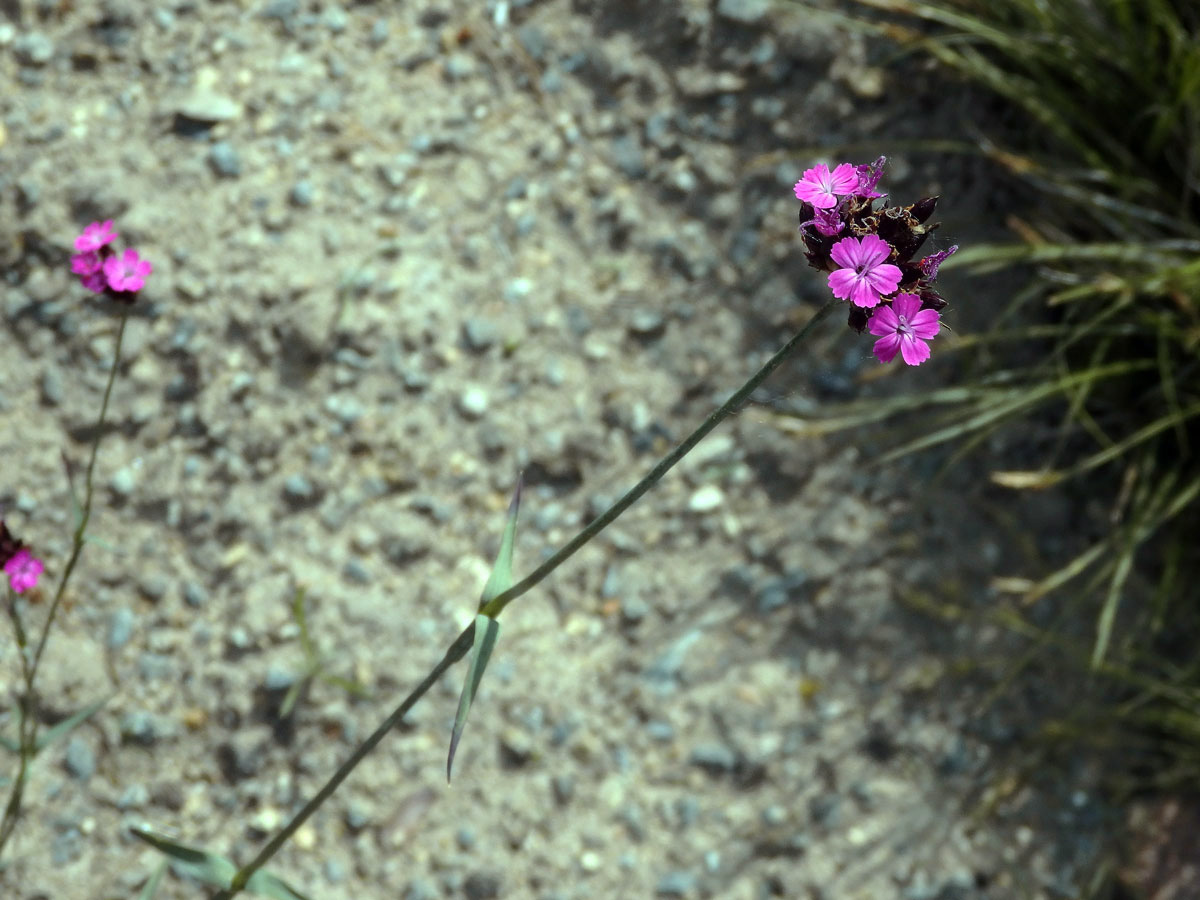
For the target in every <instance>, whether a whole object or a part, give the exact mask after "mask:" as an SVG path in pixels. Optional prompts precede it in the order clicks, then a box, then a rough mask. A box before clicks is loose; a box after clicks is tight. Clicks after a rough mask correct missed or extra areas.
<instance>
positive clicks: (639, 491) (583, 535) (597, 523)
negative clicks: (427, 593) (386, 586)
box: [480, 300, 837, 619]
mask: <svg viewBox="0 0 1200 900" xmlns="http://www.w3.org/2000/svg"><path fill="white" fill-rule="evenodd" d="M835 306H837V301H836V300H830V301H829V302H828V303H826V304H825V305H824V306H822V307H821V308H820V309H819V310H817V312H816V313H815V314H814V315H813V317H812V318H811V319H809V320H808V321H807V322H805V323H804V327H803V328H801V329H800V330H799V331H798V332H797V333H796V335H795V336H794V337H793V338H792V339H791V340H790V341H788V342H787V343H786V344H784V345H783V347H782V348H780V350H779V352H777V353H776V354H775V355H774V356H772V357H771V358H770V359H769V360H767V361H766V363H765V364H764V365H763V367H762V368H761V369H759V370H758V372H756V373H755V374H754V376H753V377H752V378H751V379H750V380H749V381H747V382H746V383H745V384H744V385H742V386H741V387H740V388H738V390H737V391H735V392H734V393H733V395H732V396H731V397H730V398H729V399H728V400H726V401H725V402H724V403H723V404H721V406H720V407H718V408H717V409H716V410H714V411H713V413H712V415H710V416H709V417H708V418H707V419H705V420H704V421H703V422H701V423H700V427H698V428H697V429H696V430H695V431H693V432H692V433H691V434H689V435H688V436H687V437H686V438H684V440H683V442H682V443H681V444H680V445H679V446H678V447H676V448H675V449H674V450H672V451H671V452H670V453H668V454H667V455H666V456H664V457H663V458H662V459H661V460H659V462H658V464H657V465H656V466H655V467H654V468H653V469H651V470H650V472H649V473H648V474H647V475H646V477H645V478H643V479H642V480H641V481H639V482H638V483H637V484H635V485H634V486H633V487H631V488H630V489H629V491H628V492H627V493H626V494H625V496H624V497H622V498H621V499H620V500H618V501H617V502H616V503H614V504H613V505H612V506H610V507H609V508H608V509H606V510H605V511H604V512H602V513H601V514H600V515H598V516H597V517H596V518H595V519H593V520H592V521H591V523H589V524H588V526H587V527H586V528H584V529H583V531H581V532H579V534H577V535H575V537H573V538H572V539H571V540H570V541H569V542H568V543H567V544H565V545H564V546H563V547H562V548H561V549H560V550H559V551H558V552H557V553H555V554H554V555H553V556H551V557H550V558H549V559H547V560H546V561H545V562H544V563H542V564H541V565H540V566H538V567H537V568H536V569H534V570H533V571H532V572H531V573H530V574H529V575H527V576H526V577H525V578H523V579H521V580H520V581H518V582H517V583H516V584H514V585H513V586H512V587H510V588H509V589H508V590H507V591H504V592H503V593H501V594H498V595H497V596H495V597H494V598H492V600H491V602H489V603H488V604H487V605H486V606H484V607H483V609H482V610H480V612H482V613H483V614H484V615H486V616H491V617H492V618H493V619H494V618H495V617H496V616H498V615H500V612H501V611H502V610H503V609H504V607H506V606H508V604H510V603H511V602H512V601H514V600H516V599H517V598H518V597H520V596H521V595H522V594H524V593H525V592H526V591H528V590H529V589H530V588H533V587H535V586H536V585H537V584H538V583H539V582H541V581H542V579H544V578H545V577H546V576H547V575H549V574H550V573H551V572H553V571H554V570H555V569H557V568H558V567H559V566H560V565H562V564H563V563H564V562H566V560H568V559H569V558H570V557H572V556H573V555H575V553H576V552H577V551H578V550H579V549H580V548H581V547H583V545H584V544H586V543H587V542H588V541H590V540H591V539H592V538H594V537H595V536H596V535H598V534H599V533H600V532H601V531H603V530H604V529H605V528H607V527H608V526H609V525H611V524H612V523H613V522H614V521H615V520H616V518H617V516H619V515H621V513H623V512H625V510H627V509H629V507H631V506H633V504H634V503H636V502H637V501H638V500H640V499H641V497H642V495H643V494H645V493H646V491H648V490H650V488H652V487H654V485H655V484H657V483H658V481H659V480H660V479H661V478H662V477H663V476H664V475H666V474H667V472H669V471H670V470H671V469H672V468H673V467H674V466H675V464H676V463H678V462H679V461H680V460H681V459H683V458H684V457H685V456H687V455H688V454H689V453H691V452H692V449H693V448H694V447H695V446H696V445H697V444H698V443H700V442H701V441H702V440H704V438H705V437H707V436H708V433H709V432H710V431H712V430H713V429H714V428H716V427H717V426H718V425H720V424H721V423H722V422H723V421H725V419H727V418H728V417H729V416H730V415H731V414H732V413H735V412H737V410H738V409H740V408H741V406H742V404H743V403H745V402H746V401H747V400H748V399H749V398H750V395H751V394H753V393H754V392H755V391H756V390H758V389H759V387H760V386H761V385H762V383H763V382H764V381H766V380H767V379H768V378H769V377H770V376H771V373H772V372H774V371H775V370H776V369H778V368H779V366H780V365H781V364H782V363H783V361H784V360H785V359H787V358H788V356H790V355H791V353H792V351H793V350H795V349H796V347H797V346H799V344H800V343H801V341H803V340H804V339H805V338H806V337H808V335H809V333H810V332H811V331H812V330H813V329H814V328H816V326H817V325H818V324H819V323H820V322H821V320H822V319H824V318H825V317H826V316H828V315H829V314H830V313H831V312H832V311H833V308H834V307H835Z"/></svg>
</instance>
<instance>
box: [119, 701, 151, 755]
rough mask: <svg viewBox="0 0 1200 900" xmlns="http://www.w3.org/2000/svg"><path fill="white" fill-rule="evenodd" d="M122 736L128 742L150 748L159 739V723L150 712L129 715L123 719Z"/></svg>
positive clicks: (139, 711) (137, 712)
mask: <svg viewBox="0 0 1200 900" xmlns="http://www.w3.org/2000/svg"><path fill="white" fill-rule="evenodd" d="M121 736H122V737H123V738H124V739H125V740H126V741H128V742H131V743H135V744H141V745H142V746H143V747H149V746H151V745H153V744H154V742H155V741H156V740H158V738H159V733H158V723H157V722H155V720H154V716H152V715H151V714H150V713H148V712H143V711H141V710H138V711H136V712H131V713H127V714H126V715H125V716H124V718H122V719H121Z"/></svg>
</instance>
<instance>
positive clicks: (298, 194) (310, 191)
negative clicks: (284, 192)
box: [288, 179, 316, 209]
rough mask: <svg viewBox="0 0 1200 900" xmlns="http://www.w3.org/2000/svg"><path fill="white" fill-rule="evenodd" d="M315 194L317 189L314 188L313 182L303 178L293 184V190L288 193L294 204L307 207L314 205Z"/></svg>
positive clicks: (302, 207) (303, 207)
mask: <svg viewBox="0 0 1200 900" xmlns="http://www.w3.org/2000/svg"><path fill="white" fill-rule="evenodd" d="M315 196H316V191H315V190H314V188H313V185H312V182H311V181H309V180H308V179H301V180H300V181H297V182H296V183H295V184H293V185H292V190H291V191H290V192H289V193H288V200H289V201H291V204H292V206H298V207H300V208H301V209H307V208H308V207H310V206H312V205H313V199H314V197H315Z"/></svg>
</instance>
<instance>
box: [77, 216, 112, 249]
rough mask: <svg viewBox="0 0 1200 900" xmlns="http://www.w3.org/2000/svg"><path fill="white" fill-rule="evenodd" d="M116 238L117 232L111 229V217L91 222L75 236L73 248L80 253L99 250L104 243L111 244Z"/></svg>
mask: <svg viewBox="0 0 1200 900" xmlns="http://www.w3.org/2000/svg"><path fill="white" fill-rule="evenodd" d="M116 239H117V233H116V232H115V231H113V220H112V219H106V220H105V221H103V222H93V223H92V224H90V225H88V226H87V227H86V228H84V229H83V234H81V235H79V237H77V238H75V249H76V250H79V251H80V252H82V253H88V252H90V251H93V250H99V249H100V248H101V247H103V246H104V245H105V244H111V243H112V242H113V241H115V240H116Z"/></svg>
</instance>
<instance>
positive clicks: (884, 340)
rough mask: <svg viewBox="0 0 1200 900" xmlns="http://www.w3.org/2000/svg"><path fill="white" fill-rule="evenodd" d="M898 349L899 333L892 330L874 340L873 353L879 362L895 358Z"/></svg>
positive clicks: (886, 361)
mask: <svg viewBox="0 0 1200 900" xmlns="http://www.w3.org/2000/svg"><path fill="white" fill-rule="evenodd" d="M899 350H900V335H899V334H897V333H896V332H894V331H893V332H892V333H891V334H889V335H885V336H884V337H881V338H880V339H879V340H877V341H876V342H875V347H874V353H875V358H876V359H877V360H879V361H880V362H881V363H889V362H891V361H892V360H893V359H895V358H896V354H897V353H898V352H899Z"/></svg>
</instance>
